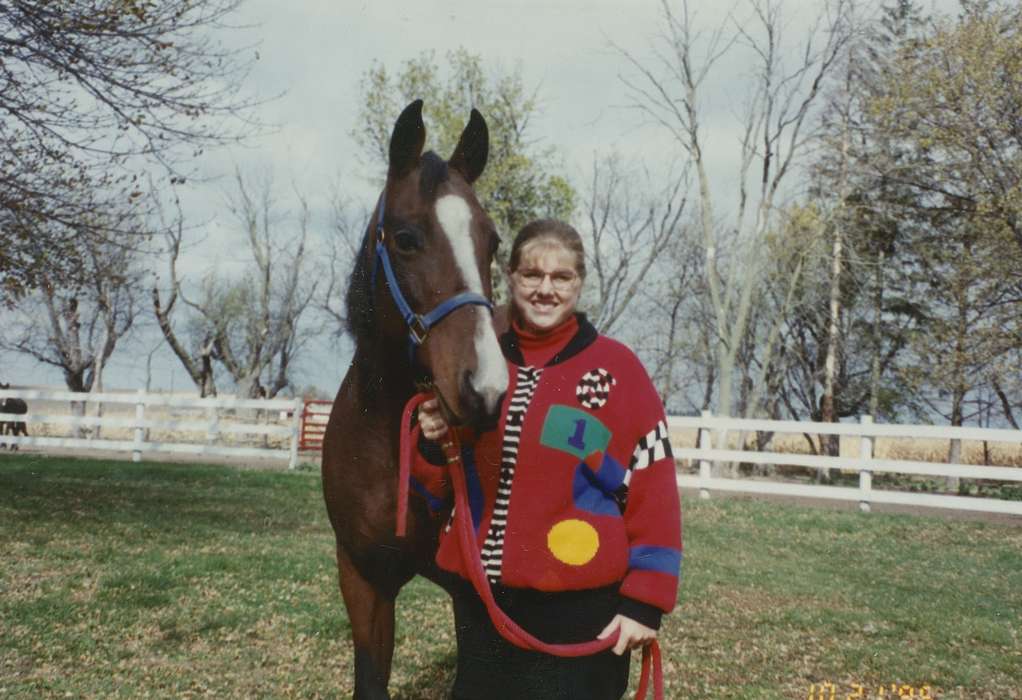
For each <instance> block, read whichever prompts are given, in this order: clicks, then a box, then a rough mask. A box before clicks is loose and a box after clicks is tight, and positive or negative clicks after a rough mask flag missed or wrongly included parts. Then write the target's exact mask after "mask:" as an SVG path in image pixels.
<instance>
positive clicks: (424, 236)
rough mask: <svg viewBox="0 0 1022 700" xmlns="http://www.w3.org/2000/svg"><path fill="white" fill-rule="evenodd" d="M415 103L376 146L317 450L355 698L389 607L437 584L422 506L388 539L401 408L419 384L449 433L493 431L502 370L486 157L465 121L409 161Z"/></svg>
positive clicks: (375, 655) (386, 630) (479, 124)
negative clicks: (342, 365)
mask: <svg viewBox="0 0 1022 700" xmlns="http://www.w3.org/2000/svg"><path fill="white" fill-rule="evenodd" d="M425 136H426V130H425V126H424V124H423V121H422V101H421V100H416V101H415V102H412V103H411V104H410V105H408V106H407V107H406V108H405V109H404V111H402V112H401V115H400V116H399V117H398V118H397V121H396V122H395V124H394V128H393V131H392V133H391V137H390V144H389V158H388V166H387V177H386V184H385V186H384V189H383V192H382V193H381V195H380V197H379V200H378V202H377V206H376V209H375V211H374V213H373V215H372V217H371V219H370V222H369V224H368V226H367V227H366V231H365V235H364V238H363V241H362V245H361V247H360V250H359V252H358V254H357V258H356V261H355V265H354V269H353V271H352V275H351V280H350V283H349V286H348V291H347V297H346V304H347V324H348V330H349V332H350V333H351V335H352V336H353V337H354V339H355V351H354V357H353V360H352V362H351V366H350V368H349V369H348V372H347V374H346V375H345V377H344V380H343V382H342V383H341V386H340V389H339V390H338V392H337V397H336V399H335V400H334V404H333V408H332V410H331V413H330V418H329V420H328V423H327V426H326V433H325V436H324V440H323V461H322V480H323V494H324V500H325V502H326V508H327V513H328V515H329V518H330V523H331V525H332V527H333V530H334V535H335V539H336V550H337V552H336V553H337V570H338V577H339V581H340V589H341V594H342V597H343V600H344V604H345V607H346V608H347V611H348V617H349V620H350V625H351V635H352V641H353V644H354V657H355V659H354V666H355V684H354V696H353V697H354V698H356V700H386V699H388V698H389V697H390V695H389V694H388V692H387V684H388V682H389V679H390V672H391V661H392V658H393V651H394V601H395V598H396V596H397V594H398V591H399V590H400V589H401V587H402V586H403V585H405V584H406V583H407V582H408V581H410V580H411V579H412V578H413V577H414V576H415V575H416V574H420V575H423V576H425V577H426V578H428V579H430V580H432V581H434V582H437V583H439V584H440V585H444V583H445V582H444V576H443V574H442V572H441V571H440V570H439V569H438V568H437V567H436V565H435V563H434V557H435V554H436V548H437V543H438V534H439V523H438V520H437V519H436V518H434V517H431V515H430V513H429V511H428V508H427V506H426V504H425V501H424V500H419V499H418V498H417V497H416V498H415V499H413V500H412V502H411V503H410V504H409V512H408V514H407V517H408V521H407V526H406V528H407V529H406V534H405V535H404V536H402V537H399V536H397V535H396V533H395V522H396V511H397V494H398V458H399V456H398V451H399V448H398V446H399V438H400V431H401V430H407V429H408V428H409V426H408V425H402V422H403V421H402V410H403V408H404V405H405V403H406V402H407V401H408V400H409V398H411V397H412V396H413V395H414V394H415V393H416V390H417V382H421V381H422V380H424V379H425V380H428V381H429V382H430V386H431V387H433V390H434V391H435V392H436V393H437V395H438V396H440V397H441V401H442V403H443V405H444V408H445V411H446V412H447V416H448V419H449V421H450V422H451V424H452V425H454V424H459V423H463V424H467V425H470V426H475V427H477V428H478V429H483V428H485V427H486V426H488V425H489V426H492V425H494V424H495V422H496V419H497V415H498V413H499V409H500V404H501V401H502V400H503V394H504V392H505V391H506V389H507V384H508V375H507V365H506V364H505V361H504V358H503V355H502V354H501V351H500V347H499V344H498V342H497V334H496V331H495V329H494V326H493V319H492V305H491V303H490V301H489V300H490V298H491V295H492V279H491V275H490V264H491V262H492V260H493V256H494V253H495V251H496V249H497V245H498V244H499V238H498V236H497V232H496V229H495V227H494V225H493V222H492V221H491V220H490V218H489V217H488V216H487V215H486V213H485V211H483V208H482V207H481V205H480V204H479V201H478V200H477V199H476V196H475V193H474V192H473V190H472V183H473V182H475V181H476V179H477V178H478V177H479V176H480V175H481V174H482V172H483V169H484V168H485V166H486V160H487V156H488V152H489V132H488V129H487V126H486V121H485V119H483V116H482V115H481V114H480V113H479V112H478V111H477V110H475V109H473V110H472V112H471V116H470V118H469V122H468V124H467V126H466V127H465V129H464V131H463V132H462V133H461V136H460V138H459V141H458V144H457V146H456V147H455V149H454V153H453V154H452V155H451V157H450V158H449V159H448V160H447V161H444V160H443V159H442V158H441V157H440V156H438V155H437V154H436V153H434V152H432V151H427V152H426V153H423V146H424V144H425Z"/></svg>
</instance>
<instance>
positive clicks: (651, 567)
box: [628, 544, 681, 576]
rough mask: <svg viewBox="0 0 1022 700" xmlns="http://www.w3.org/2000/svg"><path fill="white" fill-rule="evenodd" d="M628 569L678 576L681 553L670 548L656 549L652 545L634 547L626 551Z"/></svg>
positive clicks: (679, 573)
mask: <svg viewBox="0 0 1022 700" xmlns="http://www.w3.org/2000/svg"><path fill="white" fill-rule="evenodd" d="M628 568H629V569H640V570H642V571H659V572H660V573H662V574H668V575H670V576H680V575H681V552H679V551H678V550H677V549H673V548H671V547H657V546H655V545H652V544H640V545H636V546H634V547H631V548H630V549H629V550H628Z"/></svg>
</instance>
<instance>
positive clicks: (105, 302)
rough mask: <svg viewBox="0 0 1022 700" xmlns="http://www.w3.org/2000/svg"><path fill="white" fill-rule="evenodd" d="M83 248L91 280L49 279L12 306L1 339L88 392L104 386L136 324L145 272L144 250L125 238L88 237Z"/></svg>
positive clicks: (69, 384) (85, 274) (73, 387)
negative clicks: (59, 282)
mask: <svg viewBox="0 0 1022 700" xmlns="http://www.w3.org/2000/svg"><path fill="white" fill-rule="evenodd" d="M132 242H133V243H137V242H138V241H132ZM79 252H80V254H81V260H82V262H83V263H85V264H86V266H87V267H86V269H85V270H83V277H85V278H87V279H89V280H90V283H89V284H83V285H80V286H75V287H70V288H68V287H58V286H56V285H52V284H44V285H43V286H42V288H41V289H39V290H37V291H36V292H34V294H33V295H31V296H30V297H28V298H27V299H26V300H24V302H23V303H22V304H21V305H19V307H18V309H17V311H16V312H12V313H13V316H14V319H15V320H14V322H13V323H12V324H11V325H12V327H11V328H9V329H8V332H7V334H6V335H5V337H4V339H3V341H2V344H3V346H4V347H6V348H7V349H9V350H13V351H15V352H21V353H25V354H27V355H29V356H31V357H33V358H35V359H36V360H37V361H39V362H42V363H44V364H48V365H51V366H53V367H57V368H59V369H60V370H61V372H62V373H63V375H64V382H65V383H66V384H67V388H68V389H69V390H71V391H75V392H88V391H91V390H93V389H94V388H96V389H99V388H101V387H102V380H103V368H104V367H105V366H106V363H107V361H108V360H109V359H110V356H111V355H112V354H113V352H114V350H115V348H116V347H117V345H118V343H120V342H121V341H122V340H123V339H124V338H125V336H127V335H128V334H129V332H130V331H131V330H132V328H133V327H134V325H135V321H136V320H137V318H138V314H139V309H140V306H141V305H140V297H141V290H142V287H141V280H142V276H143V272H142V266H141V265H140V263H139V257H140V252H139V250H138V249H137V248H135V247H132V246H128V245H124V244H123V243H116V242H95V241H87V245H83V246H81V247H80V250H79Z"/></svg>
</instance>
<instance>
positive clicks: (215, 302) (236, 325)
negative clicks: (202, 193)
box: [152, 171, 319, 398]
mask: <svg viewBox="0 0 1022 700" xmlns="http://www.w3.org/2000/svg"><path fill="white" fill-rule="evenodd" d="M235 186H236V190H235V192H234V193H232V194H230V195H228V198H227V206H228V210H229V211H230V213H231V214H232V216H233V217H234V219H235V221H236V222H237V223H238V225H239V228H240V229H241V232H242V233H243V235H244V239H245V243H246V247H247V250H248V253H249V254H250V255H251V262H250V264H249V266H248V268H247V269H246V270H245V271H244V273H243V274H242V275H241V276H239V277H225V276H224V275H223V274H222V273H221V272H219V271H218V270H217V269H216V268H215V267H211V268H209V270H208V271H207V272H206V274H205V276H204V277H203V279H202V282H201V285H200V288H199V291H198V294H197V296H196V297H194V298H192V299H190V298H189V297H188V296H186V295H184V294H183V292H182V287H183V285H182V280H181V279H180V278H179V276H178V274H177V266H176V265H177V256H178V255H179V253H180V249H181V228H180V225H179V226H178V227H177V228H176V233H173V234H171V235H170V238H169V240H170V245H169V255H170V273H171V274H170V280H169V283H170V290H169V292H168V293H167V299H168V301H167V302H166V303H165V304H163V303H161V298H162V297H161V293H160V290H159V288H158V287H157V286H154V287H153V290H152V294H153V305H154V312H155V314H156V317H157V320H158V321H159V323H160V328H161V330H162V331H163V333H164V337H166V338H167V341H168V343H169V344H170V346H171V348H172V349H173V350H174V353H175V355H176V356H177V357H178V359H179V360H180V361H181V363H182V364H183V365H184V367H185V369H186V371H188V374H189V376H190V377H191V378H192V381H193V382H195V384H196V386H197V387H199V389H200V392H208V391H210V390H211V389H212V387H213V371H214V368H215V366H219V367H220V368H221V369H222V370H223V371H224V372H225V373H226V374H227V376H228V377H229V378H230V380H231V381H232V382H233V383H234V385H235V386H236V387H237V391H238V393H239V394H240V395H242V396H245V397H248V398H258V397H260V396H266V397H269V398H273V397H274V396H276V395H277V394H278V393H279V392H280V391H282V390H283V389H285V388H288V387H291V388H292V389H293V386H292V379H293V372H294V369H295V365H296V363H297V362H298V360H299V358H300V355H301V352H302V350H303V349H304V347H305V345H306V343H307V341H308V339H309V337H310V332H309V330H308V329H307V328H306V327H305V326H304V325H303V323H302V318H303V316H304V315H305V313H306V311H307V310H308V309H309V307H310V306H311V305H312V302H313V298H314V297H315V295H316V291H317V288H318V285H319V281H318V280H319V275H318V274H317V273H316V271H315V270H314V269H313V265H312V262H311V260H310V258H309V249H308V245H309V225H310V220H311V219H310V212H309V207H308V204H307V203H306V201H305V199H304V198H303V197H302V196H301V195H300V194H299V195H297V198H298V212H297V214H291V215H285V214H283V213H282V212H281V211H280V209H279V204H278V202H277V200H276V199H275V196H274V191H273V180H272V177H271V176H270V175H266V176H264V177H262V178H248V179H246V178H245V177H244V176H243V175H242V174H241V172H240V171H238V172H237V173H236V174H235ZM178 298H180V299H181V300H182V301H183V302H184V304H185V305H186V306H187V307H188V308H189V309H190V311H191V317H190V319H189V322H188V323H187V324H186V329H187V333H188V335H189V336H190V338H191V342H190V344H188V345H190V348H189V346H186V343H185V342H182V340H181V339H180V338H179V335H178V332H177V331H175V330H174V327H173V324H172V323H171V314H172V313H173V308H174V304H175V303H176V300H177V299H178Z"/></svg>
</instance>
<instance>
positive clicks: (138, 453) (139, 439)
mask: <svg viewBox="0 0 1022 700" xmlns="http://www.w3.org/2000/svg"><path fill="white" fill-rule="evenodd" d="M137 393H138V398H137V399H136V401H135V449H133V450H132V451H131V461H132V462H141V461H142V443H143V442H144V439H145V437H144V435H145V433H144V431H143V429H142V423H143V422H144V421H145V400H144V399H145V389H139V390H138V392H137Z"/></svg>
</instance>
